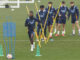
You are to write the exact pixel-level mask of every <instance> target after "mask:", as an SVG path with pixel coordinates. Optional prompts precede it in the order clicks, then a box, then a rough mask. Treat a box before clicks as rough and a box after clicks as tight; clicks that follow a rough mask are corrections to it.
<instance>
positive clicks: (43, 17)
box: [36, 10, 46, 24]
mask: <svg viewBox="0 0 80 60" xmlns="http://www.w3.org/2000/svg"><path fill="white" fill-rule="evenodd" d="M39 16H40V22H41V23H42V24H44V23H45V19H46V11H45V10H43V11H41V10H39ZM39 16H38V13H37V14H36V19H37V20H39ZM38 24H40V23H38Z"/></svg>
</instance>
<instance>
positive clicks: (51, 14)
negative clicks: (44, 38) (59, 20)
mask: <svg viewBox="0 0 80 60" xmlns="http://www.w3.org/2000/svg"><path fill="white" fill-rule="evenodd" d="M49 8H50V11H49ZM45 10H46V12H47V13H48V12H49V15H48V19H47V25H48V31H49V32H50V30H51V27H52V25H53V18H54V17H55V8H53V6H52V2H48V7H47V8H46V9H45ZM52 34H53V31H51V32H50V38H52Z"/></svg>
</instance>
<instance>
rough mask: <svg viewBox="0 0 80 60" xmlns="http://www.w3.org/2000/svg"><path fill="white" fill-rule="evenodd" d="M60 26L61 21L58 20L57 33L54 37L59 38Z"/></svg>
mask: <svg viewBox="0 0 80 60" xmlns="http://www.w3.org/2000/svg"><path fill="white" fill-rule="evenodd" d="M61 25H62V20H59V23H58V31H57V34H56V35H55V36H59V34H60V31H61Z"/></svg>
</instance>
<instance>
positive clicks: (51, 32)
mask: <svg viewBox="0 0 80 60" xmlns="http://www.w3.org/2000/svg"><path fill="white" fill-rule="evenodd" d="M52 27H53V25H52V24H50V38H52V34H53V29H52Z"/></svg>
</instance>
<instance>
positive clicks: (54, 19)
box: [47, 3, 61, 42]
mask: <svg viewBox="0 0 80 60" xmlns="http://www.w3.org/2000/svg"><path fill="white" fill-rule="evenodd" d="M60 7H61V3H60V5H59V8H58V11H57V14H56V16H55V18H53V26H54V24H55V21H56V18H57V16H58V14H59V11H60ZM53 26H52V27H51V30H50V32H51V31H52V30H53ZM49 36H50V33H49ZM49 36H48V38H47V42H48V41H49V38H50V37H49Z"/></svg>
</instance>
